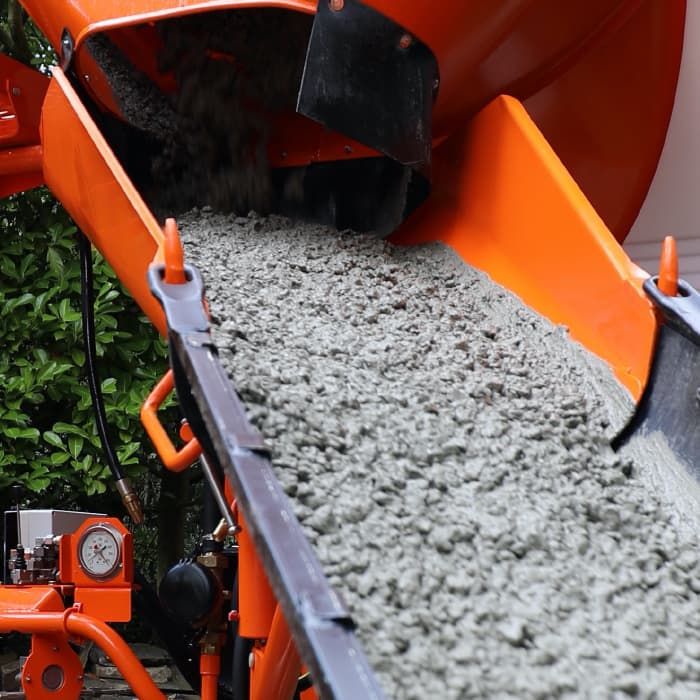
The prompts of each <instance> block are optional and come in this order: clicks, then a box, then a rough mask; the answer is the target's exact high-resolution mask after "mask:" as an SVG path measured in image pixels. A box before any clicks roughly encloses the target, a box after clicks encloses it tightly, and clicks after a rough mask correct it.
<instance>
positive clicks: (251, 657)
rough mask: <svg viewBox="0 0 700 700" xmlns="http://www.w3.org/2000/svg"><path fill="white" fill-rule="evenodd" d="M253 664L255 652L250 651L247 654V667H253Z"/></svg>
mask: <svg viewBox="0 0 700 700" xmlns="http://www.w3.org/2000/svg"><path fill="white" fill-rule="evenodd" d="M254 666H255V654H253V652H252V651H251V652H250V654H248V668H253V667H254Z"/></svg>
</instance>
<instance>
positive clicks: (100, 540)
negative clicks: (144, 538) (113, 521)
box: [78, 525, 122, 579]
mask: <svg viewBox="0 0 700 700" xmlns="http://www.w3.org/2000/svg"><path fill="white" fill-rule="evenodd" d="M121 540H122V537H121V535H120V534H119V533H118V532H117V531H116V530H114V529H113V528H111V527H110V526H109V525H93V526H92V527H90V528H88V529H87V530H86V531H85V532H84V533H83V536H82V537H81V538H80V543H79V544H78V557H79V558H80V565H81V566H82V567H83V570H84V571H85V573H86V574H87V575H88V576H91V577H92V578H96V579H105V578H110V577H111V576H114V574H115V573H116V572H117V570H118V569H119V564H120V563H121Z"/></svg>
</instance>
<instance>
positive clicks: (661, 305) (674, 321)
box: [644, 275, 700, 345]
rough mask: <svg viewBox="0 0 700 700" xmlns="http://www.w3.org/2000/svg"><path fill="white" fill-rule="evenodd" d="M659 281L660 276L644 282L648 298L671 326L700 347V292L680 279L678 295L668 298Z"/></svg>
mask: <svg viewBox="0 0 700 700" xmlns="http://www.w3.org/2000/svg"><path fill="white" fill-rule="evenodd" d="M658 281H659V277H658V275H655V276H654V277H649V278H648V279H647V280H645V281H644V291H645V292H646V293H647V296H648V297H649V298H650V299H651V300H652V302H653V303H654V305H655V306H656V307H657V308H658V309H659V310H660V311H661V313H662V314H663V316H664V318H665V319H666V322H667V323H668V325H669V326H671V327H672V328H673V329H674V330H676V331H678V332H679V333H681V334H682V335H684V336H685V337H686V338H688V340H691V341H693V342H694V343H695V344H696V345H700V292H698V291H697V290H696V289H695V288H694V287H693V286H692V285H690V284H688V282H686V281H685V280H683V279H679V280H678V294H677V295H676V296H667V295H666V294H664V293H663V292H662V291H661V290H660V289H659V286H658Z"/></svg>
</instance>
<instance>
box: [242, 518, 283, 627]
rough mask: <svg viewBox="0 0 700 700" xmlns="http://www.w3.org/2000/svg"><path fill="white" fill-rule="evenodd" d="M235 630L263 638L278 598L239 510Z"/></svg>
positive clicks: (269, 625) (270, 624)
mask: <svg viewBox="0 0 700 700" xmlns="http://www.w3.org/2000/svg"><path fill="white" fill-rule="evenodd" d="M238 524H239V525H240V528H241V530H240V532H239V533H238V607H239V609H240V621H239V623H238V633H239V634H240V635H241V637H247V638H249V639H265V638H266V637H267V636H268V634H269V633H270V628H271V626H272V620H273V617H274V614H275V610H276V608H277V601H276V600H275V596H274V593H273V592H272V589H271V588H270V584H269V583H268V580H267V575H266V574H265V569H264V568H263V565H262V563H261V562H260V559H259V558H258V554H257V552H256V551H255V545H254V544H253V540H252V538H251V536H250V533H249V532H248V527H247V525H246V523H245V521H244V520H243V518H242V515H241V512H240V511H238Z"/></svg>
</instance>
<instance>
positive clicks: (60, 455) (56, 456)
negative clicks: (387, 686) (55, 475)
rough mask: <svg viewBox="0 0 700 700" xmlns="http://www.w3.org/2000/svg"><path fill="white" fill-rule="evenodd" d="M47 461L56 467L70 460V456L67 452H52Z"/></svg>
mask: <svg viewBox="0 0 700 700" xmlns="http://www.w3.org/2000/svg"><path fill="white" fill-rule="evenodd" d="M49 459H50V460H51V464H53V465H54V466H58V465H59V464H63V463H64V462H67V461H68V460H69V459H70V455H69V454H68V453H67V452H52V453H51V456H50V457H49Z"/></svg>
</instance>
